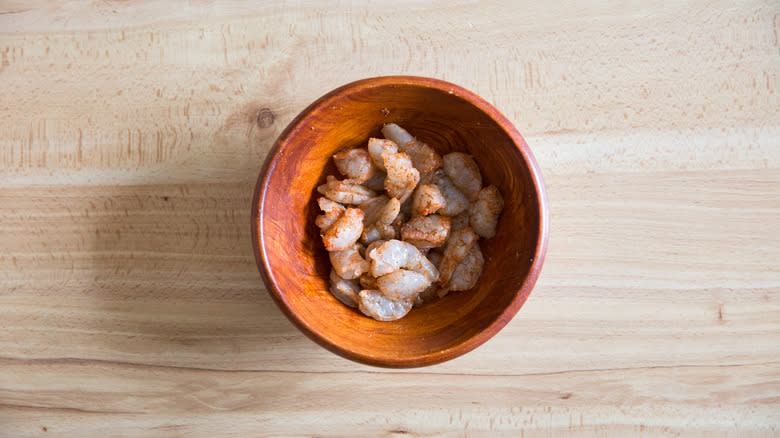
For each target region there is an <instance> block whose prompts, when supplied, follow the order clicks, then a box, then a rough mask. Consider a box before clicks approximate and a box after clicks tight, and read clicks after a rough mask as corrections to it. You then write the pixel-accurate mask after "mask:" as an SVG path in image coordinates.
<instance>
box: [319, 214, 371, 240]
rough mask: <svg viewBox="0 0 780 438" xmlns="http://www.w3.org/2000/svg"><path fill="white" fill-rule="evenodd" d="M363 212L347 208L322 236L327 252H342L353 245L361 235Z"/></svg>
mask: <svg viewBox="0 0 780 438" xmlns="http://www.w3.org/2000/svg"><path fill="white" fill-rule="evenodd" d="M363 216H364V213H363V210H361V209H359V208H348V209H346V210H345V211H344V214H342V215H341V217H339V218H338V219H337V220H336V222H335V223H334V224H333V225H332V226H330V227H329V228H328V229H327V230H325V233H324V234H323V235H322V243H324V244H325V249H327V250H328V251H342V250H345V249H347V248H349V247H351V246H353V245H354V244H355V242H357V240H358V239H359V238H360V235H361V234H362V233H363Z"/></svg>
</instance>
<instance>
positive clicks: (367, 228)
mask: <svg viewBox="0 0 780 438" xmlns="http://www.w3.org/2000/svg"><path fill="white" fill-rule="evenodd" d="M382 134H383V135H384V136H385V137H386V138H384V139H379V138H371V139H369V140H368V145H367V147H365V148H354V149H348V150H344V151H341V152H339V153H337V154H335V155H333V161H334V162H335V163H336V167H337V168H338V170H339V172H340V173H341V174H342V175H343V176H345V177H346V178H345V179H343V180H339V179H337V178H336V177H334V176H328V177H327V180H326V182H325V184H323V185H321V186H319V187H317V191H318V192H319V193H320V194H322V195H323V196H322V197H320V198H319V199H318V200H317V203H318V205H319V207H320V209H321V210H322V214H321V215H319V216H317V219H316V222H315V223H316V225H317V226H318V227H319V228H320V235H321V236H322V242H323V243H324V245H325V248H326V249H327V250H328V254H329V257H330V262H331V265H332V269H331V272H330V292H331V293H332V294H333V296H335V297H336V298H337V299H338V300H339V301H341V302H342V303H344V304H345V305H347V306H349V307H353V308H358V309H359V310H360V311H361V312H362V313H363V314H365V315H366V316H369V317H371V318H374V319H376V320H378V321H394V320H397V319H399V318H402V317H404V316H405V315H406V314H407V313H409V311H410V310H411V309H412V307H417V306H421V305H423V304H424V303H426V302H430V301H433V300H435V299H438V298H441V297H443V296H445V295H447V293H449V292H450V291H465V290H469V289H471V288H472V287H474V285H475V284H476V283H477V280H478V279H479V276H480V275H481V274H482V266H483V264H484V258H483V256H482V250H481V249H480V247H479V244H478V243H477V242H478V240H479V238H481V237H482V238H485V239H490V238H491V237H493V236H494V235H495V233H496V225H497V223H498V218H499V215H500V214H501V210H502V209H503V208H504V200H503V198H502V196H501V193H500V192H499V191H498V189H497V188H496V187H495V186H487V187H482V175H481V174H480V172H479V168H478V167H477V164H476V163H475V162H474V159H473V158H472V157H471V156H470V155H468V154H465V153H462V152H452V153H449V154H447V155H444V156H443V157H442V156H441V155H439V154H438V153H437V152H436V151H435V150H434V149H433V148H432V147H430V146H429V145H427V144H425V143H423V142H421V141H419V140H417V139H416V138H414V137H413V136H412V135H411V134H409V133H408V132H407V131H406V130H404V129H403V128H401V127H400V126H398V125H396V124H394V123H390V124H387V125H385V126H384V127H383V128H382ZM383 192H384V193H383Z"/></svg>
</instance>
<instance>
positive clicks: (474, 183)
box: [444, 152, 482, 201]
mask: <svg viewBox="0 0 780 438" xmlns="http://www.w3.org/2000/svg"><path fill="white" fill-rule="evenodd" d="M444 172H446V173H447V176H448V177H450V180H452V183H453V184H455V187H457V188H458V189H459V190H460V191H461V192H462V193H463V194H464V195H466V198H468V200H469V201H473V200H475V199H477V194H479V189H480V188H481V187H482V175H481V174H480V173H479V167H477V163H475V162H474V159H473V158H471V155H469V154H464V153H463V152H452V153H449V154H447V155H445V156H444Z"/></svg>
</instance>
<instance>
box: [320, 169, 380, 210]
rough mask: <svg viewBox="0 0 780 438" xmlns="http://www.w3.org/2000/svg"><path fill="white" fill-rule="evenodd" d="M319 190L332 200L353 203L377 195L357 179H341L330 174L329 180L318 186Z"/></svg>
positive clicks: (362, 201)
mask: <svg viewBox="0 0 780 438" xmlns="http://www.w3.org/2000/svg"><path fill="white" fill-rule="evenodd" d="M317 191H318V192H320V193H321V194H323V195H325V196H327V197H328V199H330V200H331V201H336V202H340V203H342V204H352V205H358V204H362V203H364V202H366V201H368V200H369V199H370V198H372V197H374V196H375V195H376V193H374V191H373V190H369V189H367V188H365V187H363V186H362V185H360V184H359V183H358V182H356V181H352V180H349V179H345V180H344V181H339V180H337V179H336V177H334V176H333V175H328V178H327V182H326V183H325V184H323V185H321V186H319V187H317Z"/></svg>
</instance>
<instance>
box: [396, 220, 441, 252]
mask: <svg viewBox="0 0 780 438" xmlns="http://www.w3.org/2000/svg"><path fill="white" fill-rule="evenodd" d="M449 234H450V218H448V217H447V216H439V215H438V214H432V215H429V216H417V217H413V218H411V219H410V220H409V222H407V223H405V224H404V225H403V226H402V227H401V238H402V239H403V240H404V241H405V242H409V243H411V244H412V245H414V246H416V247H417V248H420V249H425V248H436V247H439V246H442V245H444V242H445V241H446V240H447V237H449Z"/></svg>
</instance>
